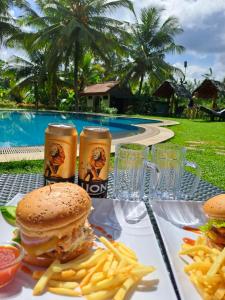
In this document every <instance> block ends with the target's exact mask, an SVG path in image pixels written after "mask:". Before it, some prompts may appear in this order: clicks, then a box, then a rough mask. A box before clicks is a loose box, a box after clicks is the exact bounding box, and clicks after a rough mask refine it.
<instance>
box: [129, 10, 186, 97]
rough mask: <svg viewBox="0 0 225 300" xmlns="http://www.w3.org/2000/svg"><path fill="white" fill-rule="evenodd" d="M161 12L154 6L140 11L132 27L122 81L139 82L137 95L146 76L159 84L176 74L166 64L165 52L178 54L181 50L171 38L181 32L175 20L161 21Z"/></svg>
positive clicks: (181, 47)
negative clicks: (138, 18) (128, 57)
mask: <svg viewBox="0 0 225 300" xmlns="http://www.w3.org/2000/svg"><path fill="white" fill-rule="evenodd" d="M161 13H162V9H159V8H156V7H149V8H144V9H142V10H141V16H140V22H139V21H138V20H136V24H134V25H133V26H132V37H133V38H132V42H131V46H132V47H131V49H130V50H129V53H130V58H131V59H130V62H129V63H128V64H127V65H126V66H125V73H126V76H125V79H124V82H127V81H129V80H131V81H133V82H139V90H138V93H139V95H140V94H141V91H142V86H143V82H144V79H145V77H146V75H147V76H148V77H155V78H156V79H157V80H159V81H161V80H162V78H165V77H166V76H168V74H171V73H172V72H174V71H179V70H178V69H176V68H174V67H173V66H171V65H170V64H168V63H167V62H166V61H165V55H166V54H167V53H176V52H177V53H181V52H182V51H184V47H183V46H181V45H177V44H176V43H175V41H174V37H175V36H176V35H177V34H179V33H181V32H182V29H181V27H180V26H179V24H178V20H177V18H175V17H169V18H167V19H166V20H165V21H164V22H163V23H162V22H161Z"/></svg>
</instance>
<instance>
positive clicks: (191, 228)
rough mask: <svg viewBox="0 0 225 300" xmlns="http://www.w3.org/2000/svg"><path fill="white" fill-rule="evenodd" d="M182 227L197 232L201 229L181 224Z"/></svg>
mask: <svg viewBox="0 0 225 300" xmlns="http://www.w3.org/2000/svg"><path fill="white" fill-rule="evenodd" d="M183 229H184V230H186V231H191V232H194V233H197V234H200V233H201V230H200V229H198V228H193V227H189V226H183Z"/></svg>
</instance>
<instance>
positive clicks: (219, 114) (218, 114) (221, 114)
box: [199, 106, 225, 121]
mask: <svg viewBox="0 0 225 300" xmlns="http://www.w3.org/2000/svg"><path fill="white" fill-rule="evenodd" d="M199 110H200V111H202V112H204V113H206V114H208V116H209V117H210V120H211V121H214V119H215V118H219V120H225V108H224V109H222V110H220V111H215V110H213V109H210V108H207V107H204V106H200V107H199Z"/></svg>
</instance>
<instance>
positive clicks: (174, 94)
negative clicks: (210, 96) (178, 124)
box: [153, 80, 192, 114]
mask: <svg viewBox="0 0 225 300" xmlns="http://www.w3.org/2000/svg"><path fill="white" fill-rule="evenodd" d="M153 96H155V97H159V98H165V99H167V101H166V103H167V107H168V113H170V114H172V113H176V112H177V111H178V110H179V109H178V101H177V100H178V98H182V99H189V100H190V99H191V98H192V96H191V93H190V92H189V91H188V90H187V89H186V87H185V86H184V85H183V84H182V83H180V84H179V83H176V82H174V81H172V80H166V81H164V82H163V83H162V84H161V85H160V86H159V87H158V89H157V90H156V91H155V92H154V93H153Z"/></svg>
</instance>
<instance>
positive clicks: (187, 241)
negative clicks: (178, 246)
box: [183, 238, 195, 246]
mask: <svg viewBox="0 0 225 300" xmlns="http://www.w3.org/2000/svg"><path fill="white" fill-rule="evenodd" d="M183 241H184V243H185V244H188V245H191V246H194V245H195V240H192V239H189V238H183Z"/></svg>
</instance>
